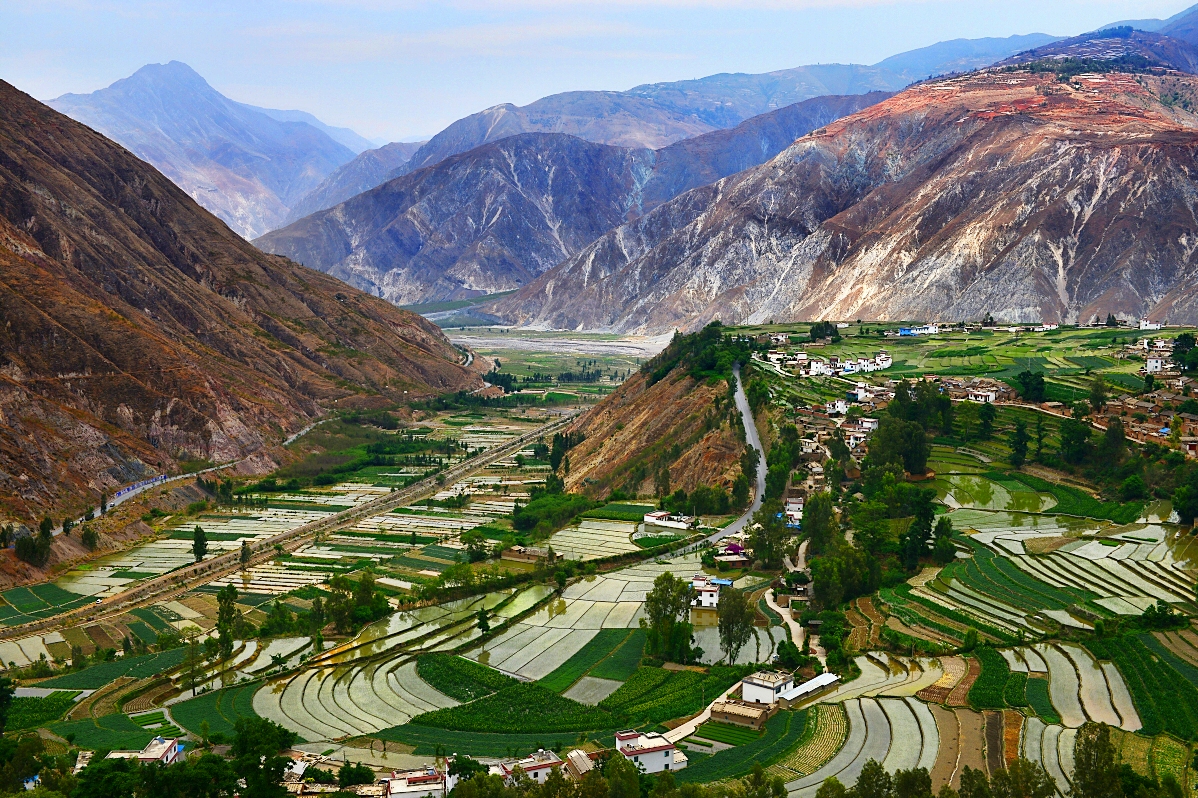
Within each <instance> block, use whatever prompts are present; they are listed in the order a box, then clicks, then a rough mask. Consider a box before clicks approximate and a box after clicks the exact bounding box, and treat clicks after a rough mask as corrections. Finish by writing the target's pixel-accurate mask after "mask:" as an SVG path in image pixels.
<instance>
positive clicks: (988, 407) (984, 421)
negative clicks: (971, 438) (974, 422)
mask: <svg viewBox="0 0 1198 798" xmlns="http://www.w3.org/2000/svg"><path fill="white" fill-rule="evenodd" d="M997 417H998V408H996V407H995V406H994V404H993V403H991V402H983V403H982V405H981V407H979V408H978V424H979V427H978V436H979V437H981V438H982V439H983V440H988V439H989V438H990V436H991V435H993V434H994V420H995V419H996V418H997Z"/></svg>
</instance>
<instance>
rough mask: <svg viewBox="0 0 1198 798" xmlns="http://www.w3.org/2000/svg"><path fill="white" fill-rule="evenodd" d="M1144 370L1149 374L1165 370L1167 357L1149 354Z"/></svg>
mask: <svg viewBox="0 0 1198 798" xmlns="http://www.w3.org/2000/svg"><path fill="white" fill-rule="evenodd" d="M1144 370H1145V371H1146V372H1148V373H1149V374H1155V373H1157V372H1161V371H1164V370H1165V358H1163V357H1160V356H1159V355H1149V356H1148V360H1147V361H1146V364H1145V366H1144Z"/></svg>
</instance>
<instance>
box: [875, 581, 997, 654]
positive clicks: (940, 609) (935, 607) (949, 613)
mask: <svg viewBox="0 0 1198 798" xmlns="http://www.w3.org/2000/svg"><path fill="white" fill-rule="evenodd" d="M912 591H913V588H912V587H911V585H909V584H906V583H905V582H904V583H903V584H901V585H898V586H896V587H895V589H894V592H895V593H896V594H897V595H898V596H901V597H902V598H903V599H905V600H907V601H910V602H912V603H913V604H918V605H920V606H922V607H926V608H927V609H929V610H931V611H932V612H934V613H936V614H937V615H939V616H941V617H942V618H947V619H948V620H950V621H955V622H956V623H960V624H964V625H965V626H967V627H973V628H974V629H977V630H978V632H981V633H984V634H987V635H989V636H990V637H992V638H994V639H995V640H997V641H999V642H1000V643H1015V642H1017V638H1016V637H1015V636H1014V635H1012V634H1011V633H1010V632H1005V631H1003V630H1002V629H997V628H995V627H993V626H991V625H989V624H987V623H982V622H979V621H978V619H976V618H974V617H972V616H969V615H965V614H964V613H961V612H958V611H956V610H954V609H950V608H948V607H945V606H943V605H941V604H937V603H936V602H934V601H931V600H929V599H926V598H924V597H923V596H920V595H919V594H917V593H914V592H912Z"/></svg>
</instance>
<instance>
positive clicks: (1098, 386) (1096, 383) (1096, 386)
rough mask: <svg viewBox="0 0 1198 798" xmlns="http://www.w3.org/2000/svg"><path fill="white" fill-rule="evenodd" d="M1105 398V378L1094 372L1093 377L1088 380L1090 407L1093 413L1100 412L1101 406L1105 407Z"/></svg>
mask: <svg viewBox="0 0 1198 798" xmlns="http://www.w3.org/2000/svg"><path fill="white" fill-rule="evenodd" d="M1106 400H1107V390H1106V380H1105V379H1103V377H1102V375H1101V374H1095V375H1094V379H1093V380H1091V381H1090V409H1091V410H1093V411H1094V412H1095V413H1101V412H1102V408H1104V407H1106Z"/></svg>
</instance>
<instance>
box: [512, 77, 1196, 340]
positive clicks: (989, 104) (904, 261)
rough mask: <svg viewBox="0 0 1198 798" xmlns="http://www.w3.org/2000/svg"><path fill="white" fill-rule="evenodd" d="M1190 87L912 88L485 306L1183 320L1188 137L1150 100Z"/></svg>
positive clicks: (1135, 83)
mask: <svg viewBox="0 0 1198 798" xmlns="http://www.w3.org/2000/svg"><path fill="white" fill-rule="evenodd" d="M1193 82H1194V78H1191V77H1188V76H1178V75H1170V76H1164V77H1157V76H1150V75H1138V76H1135V75H1124V74H1107V75H1101V76H1081V77H1080V78H1078V79H1077V80H1075V81H1074V82H1073V83H1061V82H1058V80H1057V79H1056V76H1055V75H1052V74H1049V75H1044V74H1038V73H1037V74H1033V73H1031V72H1028V71H1017V72H1008V71H994V72H987V73H980V74H974V75H968V76H964V77H961V78H957V79H952V80H944V81H938V82H932V83H928V84H924V85H921V86H918V87H914V88H912V89H909V90H907V91H904V92H903V93H901V94H899V95H897V96H895V97H893V98H891V99H889V100H887V101H886V102H883V103H880V104H878V105H875V106H872V107H870V108H867V109H865V110H864V111H862V112H860V113H858V114H856V115H854V116H851V117H847V118H845V119H842V120H840V121H838V122H835V123H832V124H830V125H828V126H826V127H825V128H823V129H821V130H819V131H817V132H816V133H813V134H812V135H810V136H807V137H805V138H803V139H801V140H799V141H797V142H795V144H794V145H792V146H791V147H789V148H788V149H787V150H785V151H784V152H782V153H781V154H780V155H778V156H777V157H776V158H774V159H773V160H771V161H769V162H768V163H765V164H763V165H761V166H759V167H756V168H754V169H751V170H748V171H746V172H742V173H739V174H737V175H734V176H732V177H729V178H725V179H723V180H721V181H718V182H716V183H714V184H712V185H710V186H706V187H703V188H699V189H695V190H692V191H689V192H687V193H685V194H682V195H680V196H679V197H677V198H675V199H674V200H672V201H670V202H667V203H665V204H663V205H661V206H659V207H658V208H657V209H655V210H654V211H652V212H650V213H648V214H646V215H645V216H643V217H641V218H639V219H636V220H634V221H632V222H629V223H627V224H625V225H623V226H621V227H619V228H617V229H615V230H613V231H612V232H610V233H608V234H607V235H605V236H603V237H602V238H600V239H599V240H598V241H596V242H594V243H593V244H591V245H590V246H589V247H587V248H586V249H585V250H584V251H583V252H581V253H579V254H578V255H576V256H575V257H573V258H571V259H570V260H568V261H566V262H564V263H562V264H560V265H559V266H557V267H555V268H554V269H553V270H551V271H550V272H548V273H546V274H544V275H542V276H541V277H540V278H538V280H537V281H536V282H535V283H533V284H532V285H530V286H527V287H526V288H524V289H522V290H521V291H520V292H519V293H517V294H514V295H512V296H510V297H507V298H504V299H503V300H500V301H498V302H497V303H495V305H494V306H493V310H494V311H495V312H498V313H500V314H502V315H503V316H505V317H507V318H508V319H509V320H511V321H514V322H518V323H521V324H525V325H529V326H533V327H541V328H558V329H571V330H582V329H588V330H619V331H638V332H664V331H669V330H671V329H674V328H675V327H678V328H682V329H696V328H698V327H700V326H702V325H703V324H705V323H707V322H708V321H710V320H712V319H717V318H718V319H721V320H723V321H724V322H725V323H741V322H760V321H766V320H769V319H776V320H783V319H813V318H837V319H849V318H870V319H918V318H924V319H946V320H948V319H952V320H955V319H976V318H981V317H982V316H983V315H985V314H986V313H988V312H989V313H993V314H994V316H996V317H998V318H1002V319H1009V320H1012V321H1038V320H1043V321H1051V322H1056V321H1076V320H1078V319H1089V318H1091V317H1092V316H1093V315H1094V314H1095V313H1099V314H1103V315H1105V314H1106V313H1108V312H1113V313H1116V314H1119V315H1122V316H1124V317H1137V316H1139V315H1142V314H1149V315H1151V316H1153V317H1154V318H1168V319H1169V320H1170V321H1186V322H1191V323H1192V322H1195V321H1198V302H1195V301H1194V300H1195V294H1196V292H1198V261H1196V259H1195V254H1194V253H1195V247H1194V244H1193V242H1194V237H1195V235H1196V231H1195V227H1196V225H1195V216H1194V211H1193V207H1194V202H1193V197H1195V196H1198V172H1196V170H1195V167H1194V164H1195V157H1196V156H1198V131H1195V129H1194V128H1193V126H1192V125H1193V115H1192V114H1189V113H1183V112H1180V111H1179V109H1178V108H1177V107H1166V106H1165V105H1164V104H1162V101H1161V97H1162V95H1165V94H1169V93H1174V92H1175V90H1176V91H1178V92H1180V93H1185V92H1190V91H1193V89H1194V83H1193ZM1179 86H1180V88H1178V87H1179ZM1170 102H1172V101H1170Z"/></svg>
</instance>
